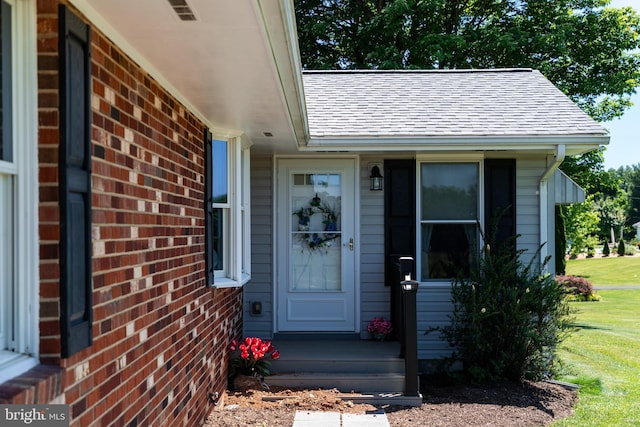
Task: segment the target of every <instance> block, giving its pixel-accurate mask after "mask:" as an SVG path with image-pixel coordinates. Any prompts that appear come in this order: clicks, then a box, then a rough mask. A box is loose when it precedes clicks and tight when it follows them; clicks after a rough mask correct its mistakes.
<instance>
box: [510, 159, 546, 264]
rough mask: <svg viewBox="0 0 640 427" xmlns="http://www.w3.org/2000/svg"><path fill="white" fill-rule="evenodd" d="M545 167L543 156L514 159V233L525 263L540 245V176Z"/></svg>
mask: <svg viewBox="0 0 640 427" xmlns="http://www.w3.org/2000/svg"><path fill="white" fill-rule="evenodd" d="M545 168H546V158H545V157H539V158H524V159H518V160H517V161H516V215H517V219H516V233H517V234H519V235H520V236H519V237H518V249H519V250H525V251H526V253H525V254H523V261H524V262H527V263H528V262H529V260H530V259H531V256H533V255H534V254H535V252H536V251H537V250H538V248H539V246H540V194H539V192H540V176H542V174H543V173H544V170H545Z"/></svg>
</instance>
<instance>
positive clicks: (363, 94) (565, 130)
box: [303, 69, 606, 139]
mask: <svg viewBox="0 0 640 427" xmlns="http://www.w3.org/2000/svg"><path fill="white" fill-rule="evenodd" d="M303 79H304V80H303V81H304V90H305V99H306V104H307V114H308V122H309V131H310V137H311V138H312V139H313V138H323V137H332V138H352V137H391V138H398V137H466V136H469V137H483V136H500V137H502V136H515V137H520V136H537V135H540V136H604V135H606V131H605V130H604V129H603V128H602V127H601V126H600V125H599V124H598V123H596V122H595V121H594V120H592V119H591V118H590V117H589V116H588V115H587V114H585V113H584V112H583V111H582V110H580V108H578V107H577V106H576V105H575V104H574V103H573V102H572V101H571V100H570V99H569V98H567V97H566V96H565V95H564V94H563V93H562V92H560V90H558V89H557V88H556V87H555V86H554V85H553V84H552V83H551V82H550V81H549V80H547V79H546V78H545V77H544V76H543V75H542V74H541V73H540V72H538V71H535V70H529V69H504V70H460V71H305V72H304V73H303Z"/></svg>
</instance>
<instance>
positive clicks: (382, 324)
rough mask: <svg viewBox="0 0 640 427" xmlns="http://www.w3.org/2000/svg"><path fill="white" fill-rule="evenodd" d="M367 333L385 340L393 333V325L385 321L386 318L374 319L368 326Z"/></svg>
mask: <svg viewBox="0 0 640 427" xmlns="http://www.w3.org/2000/svg"><path fill="white" fill-rule="evenodd" d="M367 331H369V332H370V333H372V334H373V336H374V337H376V338H379V339H384V338H385V336H386V335H387V334H390V333H391V331H393V324H392V323H391V322H390V321H388V320H385V318H384V317H374V318H373V319H371V321H370V322H369V326H367Z"/></svg>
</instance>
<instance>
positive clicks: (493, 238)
mask: <svg viewBox="0 0 640 427" xmlns="http://www.w3.org/2000/svg"><path fill="white" fill-rule="evenodd" d="M484 185H485V196H484V197H485V199H484V209H485V211H484V215H485V217H484V221H485V227H484V230H485V238H486V240H487V242H488V243H491V244H492V245H498V246H501V245H504V244H507V245H509V246H510V248H509V249H510V250H511V252H512V253H513V254H514V256H515V250H516V248H515V243H516V242H515V237H516V161H515V159H486V160H485V161H484Z"/></svg>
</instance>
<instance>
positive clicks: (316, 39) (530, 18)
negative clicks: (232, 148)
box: [296, 0, 640, 121]
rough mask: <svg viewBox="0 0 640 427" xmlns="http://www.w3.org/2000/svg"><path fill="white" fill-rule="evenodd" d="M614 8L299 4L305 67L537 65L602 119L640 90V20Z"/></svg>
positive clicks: (518, 1)
mask: <svg viewBox="0 0 640 427" xmlns="http://www.w3.org/2000/svg"><path fill="white" fill-rule="evenodd" d="M609 3H610V0H528V1H525V0H296V15H297V20H298V36H299V45H300V52H301V56H302V62H303V66H304V68H306V69H411V68H419V69H460V68H503V67H529V68H535V69H539V70H540V71H541V72H542V73H543V74H544V75H545V76H546V77H547V78H548V79H549V80H551V81H552V82H553V83H554V84H556V86H558V87H559V88H560V89H561V90H562V91H564V92H565V93H566V94H567V95H568V96H569V97H571V98H572V99H573V100H574V101H575V102H577V103H578V104H579V105H580V106H581V107H582V108H583V109H584V110H585V111H587V113H589V114H590V115H591V116H592V117H594V118H595V119H596V120H599V121H608V120H611V119H612V118H614V117H619V116H620V115H622V113H623V111H624V109H625V108H626V107H628V106H630V105H631V103H630V96H631V94H633V93H634V91H635V88H636V87H638V86H639V85H640V54H638V53H637V52H635V53H634V52H633V50H634V49H637V48H638V47H640V39H639V38H638V31H639V29H640V16H639V15H638V13H637V12H636V11H634V10H633V9H631V8H628V7H627V8H611V7H608V5H609Z"/></svg>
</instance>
